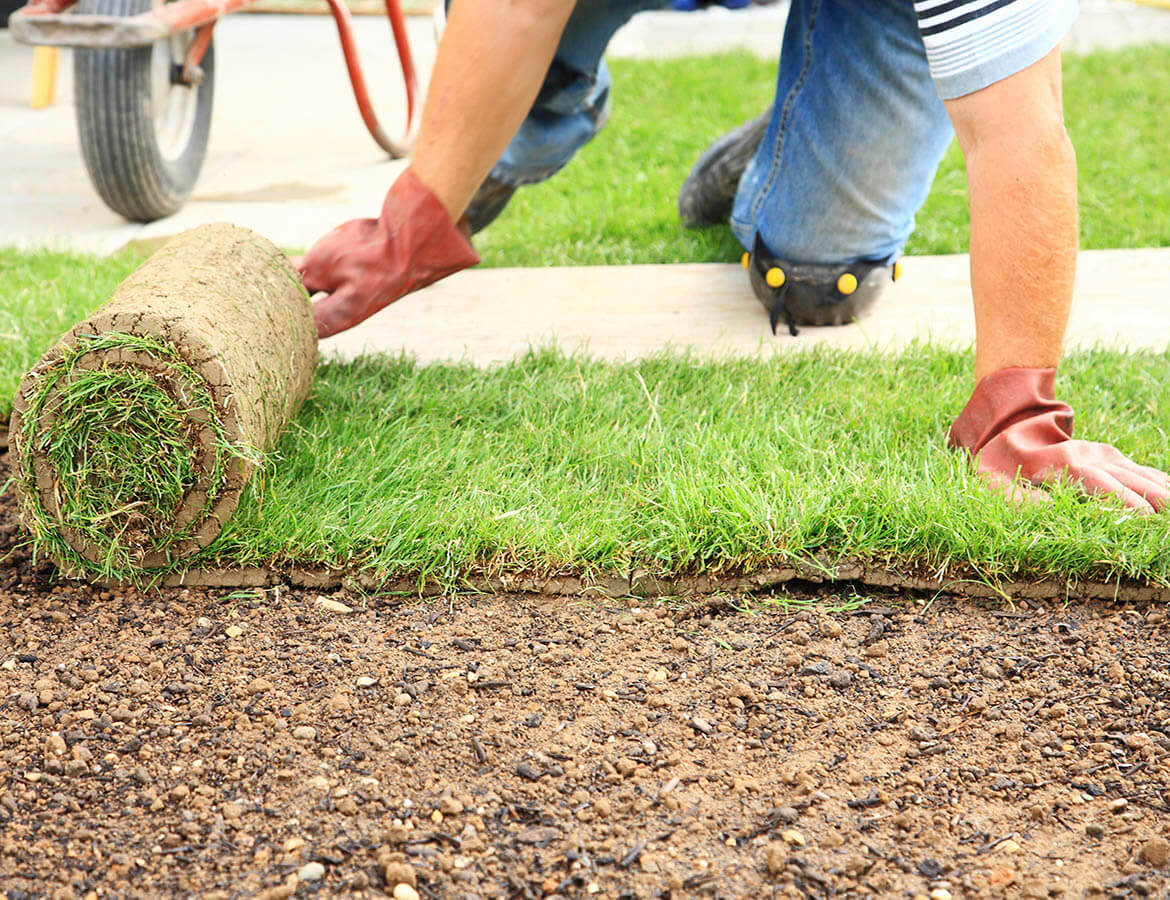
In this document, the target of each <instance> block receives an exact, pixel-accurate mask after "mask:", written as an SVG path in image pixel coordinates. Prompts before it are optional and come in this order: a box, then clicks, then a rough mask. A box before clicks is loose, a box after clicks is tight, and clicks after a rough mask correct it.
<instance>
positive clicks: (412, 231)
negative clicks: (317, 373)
mask: <svg viewBox="0 0 1170 900" xmlns="http://www.w3.org/2000/svg"><path fill="white" fill-rule="evenodd" d="M292 262H293V265H294V266H295V267H296V268H297V270H298V271H299V272H300V273H301V280H302V281H303V282H304V285H305V288H306V289H307V290H308V291H309V292H310V293H316V292H318V291H324V292H325V293H327V294H328V296H327V297H325V298H323V299H322V300H320V301H318V302H317V304H316V306H315V307H314V310H315V313H316V319H317V336H318V338H327V337H329V336H330V335H334V334H337V333H338V332H340V331H345V330H346V329H347V328H352V327H353V326H354V325H357V324H358V323H359V322H362V321H364V320H365V319H367V318H369V317H370V316H372V315H373V314H374V313H376V312H377V311H378V310H380V309H382V308H383V307H385V306H387V305H389V304H390V303H393V302H394V301H395V300H397V299H398V298H400V297H402V296H404V295H406V294H409V293H410V292H411V291H416V290H418V289H419V288H423V287H426V286H427V285H428V284H431V283H432V282H435V281H438V280H439V279H440V278H445V277H446V276H448V275H450V274H452V273H454V272H458V271H459V270H460V269H465V268H467V267H468V266H473V265H475V264H476V263H478V262H479V256H478V255H477V254H476V252H475V250H474V248H472V246H471V242H470V241H469V240H468V237H467V232H466V226H465V225H464V223H463V220H460V222H459V223H458V224H456V223H453V222H452V221H451V217H450V216H449V215H448V214H447V210H446V209H445V208H444V207H443V204H442V203H441V202H440V201H439V199H438V198H437V197H436V196H435V195H434V193H433V192H432V191H431V190H430V188H428V187H427V186H426V185H425V184H424V183H423V182H422V181H421V180H419V178H418V176H416V175H415V174H414V172H413V171H411V170H410V169H407V170H406V171H405V172H403V173H402V175H401V176H399V178H398V180H397V181H395V182H394V185H393V186H392V187H391V188H390V191H389V193H387V194H386V199H385V201H384V202H383V204H382V214H381V215H380V216H379V217H378V218H377V219H353V220H351V221H349V222H346V223H344V224H342V225H339V226H338V227H337V228H334V229H333V230H332V231H331V232H329V233H328V234H327V235H325V236H324V237H323V238H321V239H320V240H319V241H317V243H315V244H314V245H313V246H312V248H311V249H310V250H309V252H308V253H306V254H305V255H304V256H302V257H300V258H298V259H294V260H293V261H292Z"/></svg>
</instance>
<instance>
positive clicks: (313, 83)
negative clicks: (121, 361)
mask: <svg viewBox="0 0 1170 900" xmlns="http://www.w3.org/2000/svg"><path fill="white" fill-rule="evenodd" d="M786 15H787V6H786V4H785V3H783V2H781V3H777V4H775V5H772V6H763V7H752V8H749V9H746V10H740V11H736V12H729V11H728V10H726V9H723V8H721V7H714V8H711V9H708V10H704V11H701V12H696V13H676V12H670V11H651V12H646V13H641V14H639V15H638V16H635V17H634V19H633V20H632V21H631V22H630V23H629V24H628V25H626V26H625V27H624V28H622V29H621V30H619V32H618V33H617V34H616V35H615V37H614V39H613V41H612V43H611V45H610V48H609V55H610V56H611V57H638V58H647V57H648V58H663V57H672V56H685V55H689V54H695V53H711V52H716V51H726V50H731V49H747V50H749V51H752V52H755V53H757V54H759V55H761V56H765V57H768V58H774V57H775V56H776V55H777V54H778V53H779V49H780V35H781V32H782V30H783V25H784V21H785V17H786ZM408 28H409V29H410V37H411V45H412V47H413V48H414V52H415V56H416V59H417V63H418V67H419V71H420V74H421V76H422V77H423V80H424V82H425V80H426V77H427V74H428V73H429V71H430V67H431V64H432V63H433V59H434V53H435V32H434V25H433V22H432V20H431V19H430V18H429V17H415V16H412V17H409V18H408ZM354 30H355V36H356V40H357V43H358V47H359V50H360V51H361V56H362V60H363V62H364V64H365V71H366V75H367V79H368V80H369V82H370V85H371V91H372V93H373V94H374V97H375V101H376V106H377V108H378V111H379V115H380V116H381V117H382V118H384V119H385V120H386V122H387V125H388V128H389V129H390V130H391V131H396V130H398V129H399V128H400V127H401V124H402V121H403V119H404V117H405V116H404V94H403V90H402V87H401V84H400V81H401V76H400V75H399V74H398V72H397V61H396V57H395V54H394V52H393V49H392V43H391V38H390V33H389V27H388V25H387V23H386V21H385V20H384V19H383V18H381V17H365V16H363V17H358V18H357V19H356V20H355V22H354ZM215 40H216V66H217V75H216V99H215V112H214V115H213V120H212V129H211V140H210V145H209V148H208V155H207V160H206V163H205V165H204V169H203V173H202V175H201V178H200V180H199V183H198V185H197V186H196V189H195V193H194V196H193V197H192V198H191V200H190V201H189V202H188V203H187V205H186V206H185V207H184V208H183V209H182V210H181V211H180V212H179V213H178V214H176V215H174V216H171V217H170V218H167V219H164V220H161V221H159V222H154V223H152V224H150V225H141V224H135V223H129V222H126V221H124V220H123V219H121V218H120V217H119V216H118V215H116V214H115V213H112V212H110V211H109V210H107V209H106V208H105V206H104V205H103V204H102V203H101V201H100V200H99V199H98V197H97V195H96V194H95V192H94V190H93V188H92V187H91V185H90V183H89V179H88V177H87V176H86V174H85V170H84V167H83V164H82V159H81V151H80V148H79V146H78V142H77V132H76V125H75V123H74V113H73V107H72V96H73V94H72V65H71V58H70V53H69V52H68V51H66V52H64V53H62V57H61V66H60V83H59V85H58V91H57V96H58V101H57V103H56V104H55V105H54V106H52V107H50V108H48V109H44V110H31V109H30V108H29V106H28V98H29V90H30V84H31V73H32V49H31V48H29V47H25V46H22V45H18V44H15V43H14V42H13V41H12V39H11V38H10V36H9V35H8V32H7V31H0V246H4V245H16V246H21V247H32V246H46V245H48V246H57V247H72V248H76V249H81V250H87V251H91V252H98V253H108V252H111V251H113V250H116V249H118V248H120V247H122V246H125V245H126V244H127V243H129V242H130V241H132V240H140V241H153V240H159V239H161V238H164V237H167V236H170V235H174V234H177V233H179V232H180V231H183V230H185V229H187V228H190V227H193V226H195V225H199V224H203V223H206V222H216V221H228V222H233V223H236V224H238V225H244V226H247V227H250V228H253V229H255V230H257V231H259V232H261V233H263V234H264V235H266V236H267V237H269V238H270V239H271V240H273V241H275V242H276V243H277V244H279V245H281V246H283V247H286V248H289V249H301V248H304V247H307V246H309V245H310V244H312V242H313V241H314V240H316V238H318V237H319V236H320V235H322V234H324V233H325V232H326V231H328V230H329V229H330V228H332V227H334V226H335V225H337V224H338V223H339V222H342V221H345V220H346V219H350V218H353V217H355V216H369V215H373V214H374V213H376V211H377V208H378V205H379V202H380V200H381V197H382V196H383V194H384V193H385V191H386V189H387V188H388V187H389V185H390V184H391V183H392V182H393V180H394V178H395V177H397V175H398V173H399V172H400V171H401V170H402V168H403V167H404V165H405V163H403V162H401V161H398V162H395V161H391V160H389V159H387V158H386V156H385V155H384V154H383V153H382V152H381V151H380V150H379V149H378V148H377V147H376V146H375V145H374V143H373V142H372V141H371V140H370V138H369V136H368V135H367V134H366V132H365V129H364V127H363V126H362V124H361V120H360V119H359V117H358V113H357V110H356V108H355V105H354V102H353V98H352V96H351V94H350V88H349V83H348V80H347V78H346V76H345V71H344V65H343V63H342V57H341V51H340V48H339V46H338V42H337V36H336V31H335V29H334V27H333V23H332V21H331V20H330V19H329V18H328V17H327V16H308V15H292V16H285V15H246V14H237V15H231V16H228V17H227V18H226V19H224V20H223V21H222V22H220V24H219V25H218V26H217V27H216V38H215ZM1146 41H1166V42H1170V13H1166V12H1163V11H1159V10H1155V9H1149V8H1144V7H1140V6H1136V5H1134V4H1132V3H1119V2H1114V0H1083V2H1082V15H1081V18H1080V20H1079V21H1078V23H1077V25H1076V26H1075V27H1074V29H1073V31H1072V34H1071V35H1070V37H1069V40H1068V46H1069V47H1071V48H1073V49H1076V50H1081V51H1083V50H1089V49H1093V48H1095V47H1099V46H1110V47H1112V46H1119V45H1122V44H1129V43H1137V42H1146ZM617 102H619V103H620V102H621V99H620V96H619V97H618V99H617Z"/></svg>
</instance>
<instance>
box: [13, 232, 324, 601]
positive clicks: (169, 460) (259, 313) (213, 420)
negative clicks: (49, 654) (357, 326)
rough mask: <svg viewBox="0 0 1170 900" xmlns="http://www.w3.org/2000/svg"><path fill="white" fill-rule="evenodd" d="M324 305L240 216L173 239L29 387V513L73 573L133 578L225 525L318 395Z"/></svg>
mask: <svg viewBox="0 0 1170 900" xmlns="http://www.w3.org/2000/svg"><path fill="white" fill-rule="evenodd" d="M316 365H317V332H316V328H315V326H314V324H313V310H312V305H311V303H310V302H309V298H308V295H307V294H306V293H305V291H304V289H303V288H302V287H301V283H300V278H299V277H298V276H297V273H296V271H295V270H294V269H293V267H292V265H291V264H290V263H289V261H288V259H287V258H286V257H285V256H284V254H283V253H281V252H280V250H278V249H277V248H276V247H275V246H273V244H272V243H270V242H269V241H268V240H266V239H265V238H263V237H261V236H260V235H258V234H255V233H254V232H251V231H248V230H247V229H245V228H238V227H236V226H234V225H204V226H201V227H199V228H194V229H192V230H191V231H187V232H184V233H183V234H181V235H179V236H178V237H176V238H174V239H173V240H171V241H170V242H168V243H167V244H166V245H165V246H164V247H162V248H161V249H160V250H159V251H158V252H156V253H155V254H154V255H153V256H152V257H151V258H150V259H149V260H148V261H147V262H146V263H144V264H143V265H142V266H141V267H140V268H139V269H138V270H137V271H135V272H134V273H133V274H132V275H131V276H130V277H129V278H127V279H126V280H125V281H124V282H122V284H121V285H120V286H119V287H118V289H117V290H116V291H115V292H114V294H113V296H112V297H110V299H109V300H108V301H107V302H106V303H105V304H104V305H103V306H102V307H101V308H100V309H99V310H98V311H97V312H96V313H94V314H93V315H92V316H90V317H89V318H88V319H86V320H85V321H83V322H81V323H80V324H78V325H77V326H76V327H74V328H72V329H71V330H70V331H69V332H68V333H67V334H66V335H65V336H64V337H63V338H61V340H60V341H59V342H58V343H57V344H56V346H54V347H53V348H52V349H51V350H50V351H49V352H48V353H46V354H45V355H44V357H43V358H42V359H41V360H40V362H38V363H37V364H36V365H35V366H34V367H33V369H32V371H30V372H29V373H28V374H27V375H26V376H25V377H24V380H23V381H22V382H21V385H20V390H19V391H18V393H17V395H16V399H15V402H14V412H13V415H12V420H11V422H10V428H9V431H10V442H11V444H12V448H13V455H14V460H15V464H14V471H13V474H14V476H15V479H16V483H17V490H18V495H19V501H20V505H21V518H22V520H23V522H24V523H25V525H26V526H27V528H28V529H29V531H30V533H31V535H32V539H33V544H34V547H35V548H36V549H37V550H38V552H40V553H42V554H43V555H46V556H48V557H49V558H50V559H52V560H53V561H55V562H56V563H58V564H59V565H60V566H61V567H62V568H63V569H64V570H65V571H66V572H67V573H69V574H73V575H90V576H98V577H103V578H109V579H115V580H121V581H130V580H140V579H141V578H142V577H143V576H144V575H146V576H149V575H151V574H156V573H163V572H169V571H174V570H176V569H178V568H181V567H182V566H184V565H185V564H189V563H190V561H191V559H192V557H195V556H197V555H198V554H199V553H200V551H202V550H203V549H204V548H206V547H207V546H208V545H209V544H210V543H211V542H212V541H213V540H214V539H215V537H216V536H217V535H218V534H219V533H220V531H221V530H222V528H223V526H224V524H225V523H226V522H227V521H228V519H229V518H230V517H231V515H232V513H233V512H234V511H235V509H236V506H237V504H238V503H239V501H240V496H241V493H242V492H243V490H244V486H245V485H246V484H247V482H248V480H249V478H250V477H251V476H252V474H253V472H254V471H255V469H256V467H257V466H258V465H259V464H260V463H261V462H262V461H263V459H264V454H265V453H267V452H268V451H269V450H271V449H272V447H273V445H274V444H275V443H276V440H277V438H278V437H279V435H280V433H281V431H282V430H283V429H284V427H285V426H286V425H287V424H288V422H289V420H290V419H291V418H292V416H293V414H294V413H295V412H296V410H297V408H298V407H299V406H300V404H301V402H302V401H303V400H304V399H305V396H306V395H307V394H308V391H309V386H310V384H311V382H312V378H313V371H314V369H315V368H316Z"/></svg>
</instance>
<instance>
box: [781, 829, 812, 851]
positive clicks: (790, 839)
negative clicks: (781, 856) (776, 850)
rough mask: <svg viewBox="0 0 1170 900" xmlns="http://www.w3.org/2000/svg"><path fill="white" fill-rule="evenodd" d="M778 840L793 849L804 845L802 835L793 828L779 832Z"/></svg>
mask: <svg viewBox="0 0 1170 900" xmlns="http://www.w3.org/2000/svg"><path fill="white" fill-rule="evenodd" d="M780 839H781V840H782V841H784V843H786V844H791V845H792V846H793V847H803V846H804V845H805V843H806V841H805V839H804V835H803V834H801V833H800V832H799V831H797V830H796V829H795V828H786V829H784V830H783V831H781V832H780Z"/></svg>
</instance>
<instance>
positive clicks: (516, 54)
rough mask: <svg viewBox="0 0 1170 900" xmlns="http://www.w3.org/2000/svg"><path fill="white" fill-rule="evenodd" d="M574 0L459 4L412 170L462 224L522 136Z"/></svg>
mask: <svg viewBox="0 0 1170 900" xmlns="http://www.w3.org/2000/svg"><path fill="white" fill-rule="evenodd" d="M573 6H574V0H455V2H454V3H452V4H451V15H450V18H449V19H448V22H447V30H446V31H445V33H444V34H443V39H442V41H441V42H440V44H439V55H438V58H437V59H436V60H435V68H434V72H433V74H432V76H431V84H430V88H429V90H428V91H427V97H426V102H425V103H424V105H423V114H422V122H421V124H420V127H419V135H418V145H417V148H416V149H415V152H414V158H413V160H412V162H411V168H413V169H414V172H415V174H416V175H418V177H419V178H420V179H421V180H422V181H423V183H424V184H426V185H427V187H429V188H430V189H431V190H432V191H434V193H435V195H436V196H437V197H438V198H439V200H440V201H442V203H443V206H444V207H446V209H447V212H448V213H449V214H450V216H451V218H452V219H458V218H459V217H460V216H461V215H462V214H463V211H464V210H465V209H466V208H467V204H468V203H469V202H470V201H471V197H472V195H473V194H474V193H475V190H476V188H478V187H479V185H480V183H481V182H482V181H483V179H484V178H485V177H486V176H487V174H488V172H490V171H491V168H492V166H493V165H495V163H496V160H497V159H499V158H500V155H501V154H502V153H503V152H504V150H505V149H506V148H507V146H508V143H509V142H510V141H511V140H512V138H513V136H514V135H515V134H516V132H517V131H518V130H519V128H520V125H521V123H522V122H523V121H524V117H525V116H526V115H527V114H528V110H529V109H530V108H531V106H532V102H533V101H534V100H535V99H536V95H537V92H538V91H539V90H540V85H541V83H542V81H543V80H544V75H545V72H547V71H548V67H549V63H550V62H552V58H553V54H554V53H555V52H556V48H557V43H558V42H559V40H560V37H561V32H562V31H564V28H565V23H566V22H567V21H568V19H569V14H570V13H571V12H572V11H573Z"/></svg>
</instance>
